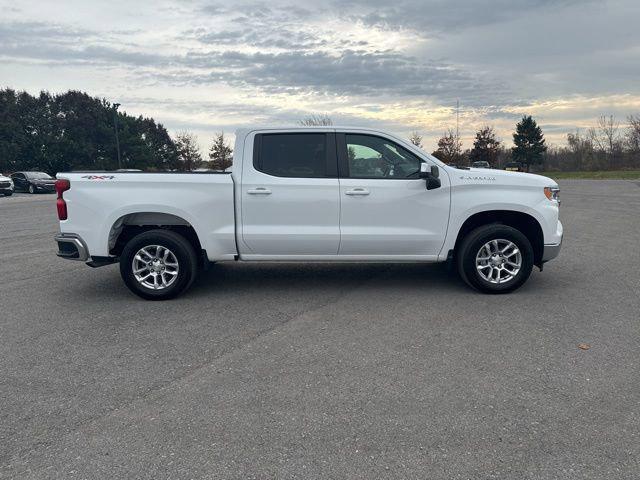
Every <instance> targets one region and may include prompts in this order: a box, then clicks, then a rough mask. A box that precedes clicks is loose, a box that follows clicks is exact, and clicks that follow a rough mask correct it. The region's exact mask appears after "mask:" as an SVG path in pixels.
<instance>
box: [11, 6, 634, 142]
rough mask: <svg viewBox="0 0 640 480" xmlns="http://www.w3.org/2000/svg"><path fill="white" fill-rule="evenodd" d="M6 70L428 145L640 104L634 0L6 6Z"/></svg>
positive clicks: (183, 109)
mask: <svg viewBox="0 0 640 480" xmlns="http://www.w3.org/2000/svg"><path fill="white" fill-rule="evenodd" d="M0 8H2V10H3V18H2V20H0V61H1V63H0V78H1V79H2V85H0V86H10V87H12V88H16V89H22V88H24V89H28V90H30V91H32V92H35V91H37V90H39V89H49V90H52V91H62V90H66V89H80V90H86V91H88V92H89V93H90V94H93V95H100V96H106V97H108V98H109V99H111V100H113V101H118V102H120V103H122V105H123V108H125V109H127V110H129V112H130V113H134V114H144V115H152V116H154V117H155V118H156V119H157V120H158V121H159V122H162V123H164V124H165V125H167V126H168V127H169V128H170V129H172V130H174V131H175V130H179V129H184V128H188V129H192V130H194V131H196V132H197V133H199V134H200V137H201V141H202V142H203V147H204V144H205V142H206V138H208V137H209V136H210V135H211V134H213V132H214V131H216V130H218V131H219V130H222V129H225V130H226V131H230V130H233V129H234V128H235V127H237V126H239V125H242V124H251V123H262V124H264V123H279V124H285V123H294V122H295V121H296V120H297V119H299V118H300V117H303V116H305V115H306V114H308V113H310V112H326V113H329V114H330V115H332V116H333V117H335V120H336V121H337V122H340V123H349V124H357V123H360V124H363V123H364V124H376V125H380V126H381V127H386V128H389V129H391V130H393V131H395V132H397V133H400V134H403V135H406V134H408V132H410V131H411V130H414V129H417V130H420V131H422V132H425V133H426V134H427V138H428V144H429V146H430V147H431V146H433V145H435V141H436V140H437V136H438V135H440V134H441V133H442V132H443V131H444V130H445V128H447V127H448V126H453V124H454V119H455V115H454V111H453V106H454V104H455V100H456V99H460V101H461V104H462V106H463V109H462V116H461V128H462V132H463V135H464V138H465V139H466V140H467V145H468V144H469V141H470V138H471V136H472V134H473V130H474V129H475V128H477V127H479V126H481V125H483V124H493V125H495V126H496V129H497V131H498V133H499V135H500V136H501V137H502V138H503V140H506V141H507V142H509V141H510V130H511V129H512V128H513V125H514V124H515V122H516V120H517V119H518V117H519V116H520V115H522V114H524V113H531V114H534V115H535V116H536V117H537V118H538V120H539V123H540V124H541V125H542V127H543V128H545V126H546V127H547V135H548V137H549V139H550V140H551V141H552V142H559V141H562V138H563V136H564V135H565V134H566V132H569V131H572V130H574V129H576V128H584V127H585V126H588V125H589V124H590V123H592V122H593V121H594V120H595V118H596V117H597V116H598V115H600V114H616V115H618V116H619V117H620V118H621V119H623V118H624V117H625V116H627V115H629V114H631V113H638V111H640V104H639V103H638V99H639V98H640V85H639V84H638V82H637V78H638V76H640V37H638V35H637V19H638V18H639V17H640V5H639V4H638V3H637V2H635V1H633V0H619V1H610V2H591V1H587V2H578V1H573V0H562V1H553V0H494V1H489V0H480V1H476V0H468V1H465V2H460V1H458V2H452V1H445V0H398V1H397V2H394V3H393V4H390V3H389V2H387V1H386V0H385V1H382V0H367V1H364V0H333V1H331V2H329V3H325V4H322V3H319V2H310V1H309V0H299V1H296V2H289V1H286V0H276V1H272V2H269V3H266V2H257V1H252V2H230V1H229V2H209V1H196V0H194V1H190V2H177V1H174V2H170V1H166V0H164V1H159V2H125V1H123V0H117V1H112V2H106V1H105V2H103V1H79V0H72V1H66V2H44V1H42V2H29V3H28V4H24V5H20V6H19V7H18V8H15V7H12V2H9V1H5V0H0Z"/></svg>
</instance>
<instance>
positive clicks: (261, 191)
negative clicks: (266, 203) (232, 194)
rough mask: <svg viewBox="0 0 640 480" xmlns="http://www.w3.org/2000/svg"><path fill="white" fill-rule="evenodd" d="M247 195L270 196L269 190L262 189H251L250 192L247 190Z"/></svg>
mask: <svg viewBox="0 0 640 480" xmlns="http://www.w3.org/2000/svg"><path fill="white" fill-rule="evenodd" d="M247 193H248V194H249V195H271V190H269V189H268V188H264V187H258V188H253V189H251V190H247Z"/></svg>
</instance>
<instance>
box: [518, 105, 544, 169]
mask: <svg viewBox="0 0 640 480" xmlns="http://www.w3.org/2000/svg"><path fill="white" fill-rule="evenodd" d="M513 143H514V144H515V147H513V148H512V149H511V156H512V157H513V159H514V160H515V161H516V162H522V163H524V164H525V165H526V168H527V171H529V168H530V167H531V165H538V164H541V163H542V160H543V158H544V153H545V152H546V151H547V146H546V145H545V144H544V135H543V134H542V129H541V128H540V127H539V126H538V124H537V123H536V121H535V120H534V119H533V118H532V117H531V115H525V116H524V117H522V120H521V121H520V122H519V123H518V124H517V125H516V132H515V133H514V134H513Z"/></svg>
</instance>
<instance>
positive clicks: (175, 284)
mask: <svg viewBox="0 0 640 480" xmlns="http://www.w3.org/2000/svg"><path fill="white" fill-rule="evenodd" d="M166 251H168V252H169V254H166ZM136 255H137V257H136ZM142 260H143V261H142ZM147 260H148V261H149V262H147ZM134 261H135V268H136V269H137V272H134ZM150 264H151V266H149V265H150ZM174 265H176V266H174ZM173 272H176V273H175V275H174V274H173ZM147 274H149V275H150V276H147ZM197 274H198V257H197V255H196V253H195V251H194V249H193V246H192V245H191V244H190V243H189V242H188V241H187V239H186V238H184V237H183V236H182V235H179V234H177V233H175V232H172V231H170V230H150V231H148V232H144V233H141V234H139V235H137V236H135V237H133V238H132V239H131V240H129V242H128V243H127V244H126V245H125V247H124V249H123V250H122V255H120V275H121V276H122V279H123V280H124V283H125V284H126V285H127V287H129V290H131V291H132V292H133V293H135V294H136V295H138V296H139V297H142V298H144V299H146V300H168V299H170V298H174V297H176V296H178V295H180V294H181V293H182V292H184V291H185V290H186V289H188V288H189V287H190V286H191V284H192V283H193V281H194V280H195V278H196V276H197ZM136 275H137V276H136ZM152 283H153V285H155V286H152V285H151V284H152ZM163 284H166V285H163Z"/></svg>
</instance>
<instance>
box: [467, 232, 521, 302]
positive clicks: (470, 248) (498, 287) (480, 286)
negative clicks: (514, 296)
mask: <svg viewBox="0 0 640 480" xmlns="http://www.w3.org/2000/svg"><path fill="white" fill-rule="evenodd" d="M494 239H505V240H509V241H511V242H513V243H515V244H516V245H517V246H518V249H519V250H520V253H521V254H522V267H521V268H520V271H519V272H518V273H517V275H516V276H515V278H513V279H512V280H511V281H509V282H506V283H502V284H493V283H490V282H488V281H487V280H485V279H484V278H482V277H481V276H480V274H479V273H478V269H477V268H476V255H477V253H478V251H479V250H480V248H481V247H482V246H483V245H484V244H485V243H487V242H489V241H491V240H494ZM533 261H534V259H533V248H532V247H531V242H529V239H528V238H527V237H526V236H525V235H524V234H523V233H522V232H520V231H519V230H517V229H515V228H513V227H509V226H507V225H499V224H497V225H485V226H483V227H479V228H477V229H475V230H473V231H472V232H470V233H469V234H468V235H467V237H466V238H465V239H464V241H463V243H462V245H461V251H460V256H459V257H458V269H459V271H460V276H461V277H462V278H463V280H465V282H467V283H468V284H469V285H471V286H472V287H474V288H476V289H477V290H479V291H481V292H484V293H508V292H512V291H514V290H516V289H517V288H519V287H521V286H522V285H523V284H524V283H525V282H526V281H527V279H528V278H529V275H531V271H532V270H533Z"/></svg>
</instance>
